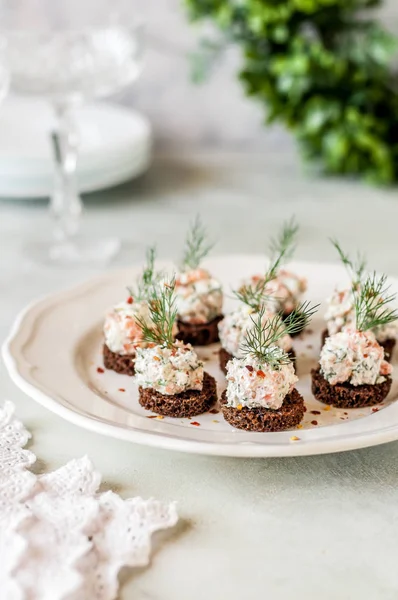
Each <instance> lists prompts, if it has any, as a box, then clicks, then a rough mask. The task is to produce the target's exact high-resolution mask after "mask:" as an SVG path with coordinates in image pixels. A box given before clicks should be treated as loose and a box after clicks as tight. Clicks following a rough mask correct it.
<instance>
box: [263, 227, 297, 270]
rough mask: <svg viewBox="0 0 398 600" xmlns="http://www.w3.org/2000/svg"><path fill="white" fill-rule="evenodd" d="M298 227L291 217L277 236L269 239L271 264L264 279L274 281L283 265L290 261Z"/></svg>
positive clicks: (294, 247)
mask: <svg viewBox="0 0 398 600" xmlns="http://www.w3.org/2000/svg"><path fill="white" fill-rule="evenodd" d="M298 231H299V226H298V224H297V223H296V219H295V218H294V217H292V218H291V219H290V220H289V221H286V222H285V223H283V225H282V228H281V230H280V231H279V232H278V235H277V236H276V237H275V238H273V239H271V242H270V245H269V251H270V253H271V264H270V266H269V269H268V272H267V274H266V277H265V278H266V279H267V280H268V281H270V280H271V279H274V278H275V277H276V276H277V274H278V272H279V269H280V268H281V266H282V265H283V263H285V262H287V261H288V260H290V259H291V258H292V256H293V254H294V251H295V249H296V239H297V234H298Z"/></svg>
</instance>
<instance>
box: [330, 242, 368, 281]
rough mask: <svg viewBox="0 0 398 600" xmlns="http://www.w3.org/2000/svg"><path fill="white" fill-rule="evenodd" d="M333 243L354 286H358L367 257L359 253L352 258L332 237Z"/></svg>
mask: <svg viewBox="0 0 398 600" xmlns="http://www.w3.org/2000/svg"><path fill="white" fill-rule="evenodd" d="M330 241H331V243H332V244H333V246H334V247H335V248H336V250H337V252H338V254H339V257H340V260H341V262H342V263H343V265H344V266H345V268H346V269H347V271H348V274H349V276H350V278H351V281H352V284H353V286H357V285H358V284H359V283H360V282H361V281H362V278H363V276H364V273H365V269H366V263H367V261H366V257H365V256H364V255H363V254H360V253H359V252H358V253H357V256H356V259H355V260H352V259H351V258H350V257H349V255H348V254H347V253H346V252H344V250H343V249H342V247H341V246H340V244H339V242H338V241H337V240H336V239H333V238H330Z"/></svg>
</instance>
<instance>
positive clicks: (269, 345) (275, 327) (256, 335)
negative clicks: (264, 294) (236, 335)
mask: <svg viewBox="0 0 398 600" xmlns="http://www.w3.org/2000/svg"><path fill="white" fill-rule="evenodd" d="M317 308H318V305H317V306H310V303H309V302H303V303H302V304H300V305H299V306H298V307H297V308H296V309H295V310H294V311H293V312H292V313H291V314H290V315H289V317H288V318H287V319H286V321H285V322H283V321H282V319H281V318H280V316H279V315H277V314H276V315H274V316H273V317H272V318H271V319H269V320H268V321H267V322H266V323H263V318H264V315H265V310H266V309H265V307H264V306H262V307H261V308H260V310H259V312H258V313H257V315H255V316H251V317H250V319H251V321H252V323H253V327H251V328H250V329H249V330H248V331H247V333H246V337H245V341H244V343H243V344H242V346H241V350H242V352H243V354H244V355H246V356H247V355H251V356H254V357H255V358H256V359H257V360H258V361H260V362H263V363H267V364H268V365H269V366H270V367H271V368H272V369H277V368H278V367H279V366H280V365H285V364H288V363H289V362H291V360H292V359H291V357H290V356H289V354H288V353H287V352H284V351H283V350H282V348H280V347H279V346H277V342H278V340H280V339H281V338H282V337H283V336H284V335H286V334H292V333H296V332H297V331H301V329H302V328H303V322H304V323H305V325H307V324H308V323H309V321H310V320H311V317H312V316H313V314H314V313H315V312H316V310H317Z"/></svg>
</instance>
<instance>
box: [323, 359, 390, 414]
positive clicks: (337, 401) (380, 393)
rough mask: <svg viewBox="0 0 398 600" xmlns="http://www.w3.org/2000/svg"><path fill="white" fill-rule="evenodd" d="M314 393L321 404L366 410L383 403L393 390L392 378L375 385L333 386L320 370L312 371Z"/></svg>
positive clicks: (346, 384) (344, 384) (342, 384)
mask: <svg viewBox="0 0 398 600" xmlns="http://www.w3.org/2000/svg"><path fill="white" fill-rule="evenodd" d="M311 375H312V393H313V394H314V396H315V398H316V399H317V400H319V402H323V403H324V404H331V405H332V406H335V407H336V408H365V407H366V406H373V405H374V404H379V403H380V402H382V401H383V400H384V399H385V398H386V396H387V395H388V392H389V391H390V388H391V383H392V380H391V377H386V380H385V381H383V382H382V383H376V384H374V385H351V384H350V383H337V384H336V385H331V384H330V383H329V382H328V381H326V379H325V378H324V376H323V375H322V374H321V371H320V369H319V368H318V369H312V371H311Z"/></svg>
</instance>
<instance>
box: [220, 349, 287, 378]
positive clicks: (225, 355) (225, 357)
mask: <svg viewBox="0 0 398 600" xmlns="http://www.w3.org/2000/svg"><path fill="white" fill-rule="evenodd" d="M288 355H289V356H290V358H291V359H292V360H295V358H296V353H295V351H294V350H293V349H292V350H289V352H288ZM232 359H233V356H232V354H230V353H229V352H227V351H226V350H225V349H224V348H220V351H219V353H218V361H219V365H220V369H221V371H222V372H223V373H224V375H226V374H227V363H228V362H229V361H230V360H232ZM294 367H295V368H296V366H294Z"/></svg>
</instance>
